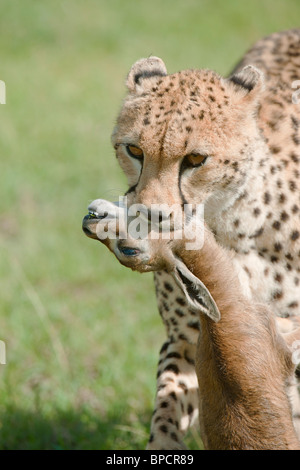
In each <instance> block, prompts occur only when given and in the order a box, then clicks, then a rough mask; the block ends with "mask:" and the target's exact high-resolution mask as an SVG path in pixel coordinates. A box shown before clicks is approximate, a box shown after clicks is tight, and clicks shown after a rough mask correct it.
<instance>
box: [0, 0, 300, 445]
mask: <svg viewBox="0 0 300 470" xmlns="http://www.w3.org/2000/svg"><path fill="white" fill-rule="evenodd" d="M299 18H300V4H299V1H298V0H294V1H293V0H285V1H283V0H282V1H277V0H252V1H251V2H236V1H234V0H227V1H226V2H225V1H221V0H213V1H208V0H185V1H183V0H182V1H180V2H179V1H176V0H175V1H174V0H152V1H151V2H149V1H143V0H139V1H138V0H136V1H134V0H126V1H123V0H107V1H105V0H85V1H81V2H79V1H77V2H74V1H71V0H63V1H58V0H51V1H49V0H48V1H46V0H24V1H22V0H19V1H18V0H1V4H0V79H1V80H4V81H5V82H6V87H7V104H6V105H0V122H1V138H0V152H1V153H0V155H1V173H0V175H1V185H0V191H1V194H0V196H1V197H0V212H1V219H0V250H1V254H0V273H1V297H0V312H1V314H0V340H3V341H5V343H6V347H7V364H6V365H1V366H0V449H142V448H144V446H145V443H146V441H147V436H148V433H149V423H150V419H151V412H152V407H153V401H154V394H155V374H156V363H157V360H158V351H159V348H160V345H161V343H162V341H163V339H164V335H165V333H164V330H163V326H162V324H161V321H160V318H159V315H158V314H157V309H156V303H155V296H154V290H153V287H152V276H151V275H150V274H149V275H143V276H141V275H138V274H136V273H132V272H131V271H129V270H127V269H126V268H124V267H122V266H121V265H119V264H118V263H117V261H116V260H115V259H114V258H113V257H112V256H111V255H110V254H109V252H108V251H107V250H106V249H105V248H104V247H103V246H102V245H100V244H97V243H95V242H94V241H91V240H89V239H87V238H86V237H84V235H83V234H82V232H81V219H82V217H83V216H84V215H85V213H86V207H87V205H88V203H89V202H90V201H91V200H93V199H95V198H96V197H103V198H108V199H112V200H113V199H115V198H117V197H118V195H119V194H122V193H123V192H124V190H125V189H126V181H125V178H124V176H123V175H122V174H121V170H120V169H119V167H118V165H117V162H116V159H115V157H114V152H113V150H112V148H111V145H110V133H111V130H112V128H113V124H114V120H115V118H116V115H117V112H118V109H119V107H120V103H121V100H122V98H123V96H124V93H125V88H124V81H125V77H126V74H127V72H128V70H129V68H130V66H131V64H132V63H133V62H134V61H135V60H137V59H138V58H140V57H145V56H149V55H150V54H155V55H158V56H161V57H162V58H163V59H164V60H165V62H166V64H167V67H168V69H169V71H170V72H175V71H177V70H179V69H183V68H191V67H194V68H198V67H209V68H213V69H215V70H217V71H218V72H220V73H224V74H225V73H227V72H228V71H229V70H230V68H231V66H233V65H234V64H235V62H236V61H237V60H238V59H239V57H240V56H241V55H242V54H243V52H244V51H245V49H247V48H248V47H249V46H250V45H251V44H252V43H253V42H254V41H255V40H256V39H258V38H260V37H261V36H263V35H265V34H268V33H270V32H273V31H276V30H282V29H287V28H290V27H294V26H297V19H299ZM188 443H189V445H190V446H191V447H193V448H196V447H197V445H198V444H197V443H198V438H197V435H196V437H195V436H190V438H189V439H188Z"/></svg>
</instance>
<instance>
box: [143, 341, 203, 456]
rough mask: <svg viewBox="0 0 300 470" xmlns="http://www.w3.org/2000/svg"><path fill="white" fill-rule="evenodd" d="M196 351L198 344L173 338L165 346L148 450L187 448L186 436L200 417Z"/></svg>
mask: <svg viewBox="0 0 300 470" xmlns="http://www.w3.org/2000/svg"><path fill="white" fill-rule="evenodd" d="M195 352H196V347H195V345H191V344H189V343H187V342H186V341H175V342H174V341H172V340H170V339H169V340H168V341H167V342H165V343H164V345H163V347H162V348H161V351H160V361H159V366H158V374H157V395H156V402H155V409H154V413H153V417H152V422H151V434H150V440H149V443H148V445H147V449H148V450H172V449H186V446H185V444H184V442H183V438H184V436H185V434H186V431H187V429H188V428H189V427H190V426H191V425H192V424H193V423H194V422H195V420H197V418H198V381H197V376H196V373H195V366H194V357H195Z"/></svg>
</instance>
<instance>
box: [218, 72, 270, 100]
mask: <svg viewBox="0 0 300 470" xmlns="http://www.w3.org/2000/svg"><path fill="white" fill-rule="evenodd" d="M226 82H227V83H228V84H229V85H230V87H231V88H232V89H233V90H234V91H235V92H236V93H237V96H238V97H239V98H242V99H246V100H249V101H252V100H255V101H256V100H257V98H258V97H259V96H260V94H261V92H262V91H263V90H264V74H263V72H261V70H259V69H257V68H256V67H254V66H253V65H247V66H246V67H244V68H243V69H242V70H240V71H239V72H237V73H234V74H233V75H231V77H229V78H228V79H227V80H226Z"/></svg>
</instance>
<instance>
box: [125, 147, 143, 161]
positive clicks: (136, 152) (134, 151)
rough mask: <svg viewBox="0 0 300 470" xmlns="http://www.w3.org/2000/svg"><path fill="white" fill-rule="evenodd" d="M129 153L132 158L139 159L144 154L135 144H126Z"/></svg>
mask: <svg viewBox="0 0 300 470" xmlns="http://www.w3.org/2000/svg"><path fill="white" fill-rule="evenodd" d="M126 150H127V153H128V155H129V156H130V157H132V158H137V159H138V160H142V158H143V156H144V154H143V151H142V150H141V149H140V148H139V147H136V146H135V145H126Z"/></svg>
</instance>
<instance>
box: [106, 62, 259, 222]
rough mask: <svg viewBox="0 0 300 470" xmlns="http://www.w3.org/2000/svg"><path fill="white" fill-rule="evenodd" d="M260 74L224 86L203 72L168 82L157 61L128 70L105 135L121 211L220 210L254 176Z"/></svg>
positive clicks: (248, 73)
mask: <svg viewBox="0 0 300 470" xmlns="http://www.w3.org/2000/svg"><path fill="white" fill-rule="evenodd" d="M263 81H264V80H263V74H262V73H261V72H260V71H259V70H258V69H256V68H255V67H253V66H247V67H245V68H244V69H242V70H241V71H240V72H239V73H236V74H234V75H232V76H231V77H229V78H227V79H225V78H222V77H221V76H220V75H218V74H217V73H215V72H213V71H210V70H187V71H181V72H178V73H175V74H173V75H168V74H167V70H166V67H165V65H164V63H163V61H162V60H161V59H159V58H157V57H150V58H148V59H141V60H139V61H138V62H136V63H135V64H134V65H133V66H132V68H131V70H130V72H129V74H128V77H127V89H128V94H127V97H126V99H125V101H124V104H123V106H122V109H121V111H120V114H119V117H118V119H117V124H116V127H115V129H114V131H113V134H112V143H113V145H114V148H115V149H116V153H117V158H118V160H119V163H120V165H121V167H122V169H123V171H124V172H125V174H126V175H127V178H128V183H129V189H128V191H127V193H126V194H127V197H128V203H129V205H130V204H135V203H141V204H143V205H145V206H147V207H149V208H150V206H151V204H166V203H167V204H170V205H173V204H176V207H178V208H179V209H178V210H181V209H180V208H182V207H183V206H184V204H204V208H205V210H206V211H207V213H209V211H215V208H216V207H222V208H223V209H226V205H231V204H232V202H233V201H234V200H235V199H236V198H238V196H239V194H240V193H241V192H242V191H243V186H244V185H245V184H246V183H247V178H248V177H249V174H251V172H253V171H255V169H254V166H255V152H256V151H257V145H258V144H257V142H258V141H259V139H261V133H260V130H259V128H258V125H257V120H256V115H257V111H258V108H259V102H260V96H261V93H262V90H263Z"/></svg>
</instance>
